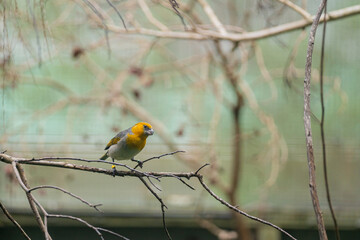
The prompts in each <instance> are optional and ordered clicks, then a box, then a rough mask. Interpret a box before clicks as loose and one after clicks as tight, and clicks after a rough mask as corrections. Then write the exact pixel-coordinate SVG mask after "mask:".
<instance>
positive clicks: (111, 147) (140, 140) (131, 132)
mask: <svg viewBox="0 0 360 240" xmlns="http://www.w3.org/2000/svg"><path fill="white" fill-rule="evenodd" d="M153 134H154V130H153V127H152V126H151V125H150V124H149V123H147V122H139V123H136V124H135V125H134V126H132V127H130V128H128V129H126V130H123V131H121V132H119V133H118V134H116V135H115V137H113V138H112V139H111V140H110V141H109V143H108V144H107V145H106V147H105V149H104V150H107V151H106V153H105V154H104V155H103V156H102V157H101V158H100V160H104V161H105V160H106V159H107V158H109V157H110V158H111V159H112V161H113V162H114V159H115V160H132V161H135V162H137V163H138V165H139V166H140V167H142V162H141V161H139V160H135V159H134V157H135V156H136V155H137V154H138V153H139V152H141V150H142V149H143V148H144V147H145V144H146V139H147V137H148V136H151V135H153ZM112 168H113V170H114V173H113V175H114V176H115V171H116V169H115V166H112Z"/></svg>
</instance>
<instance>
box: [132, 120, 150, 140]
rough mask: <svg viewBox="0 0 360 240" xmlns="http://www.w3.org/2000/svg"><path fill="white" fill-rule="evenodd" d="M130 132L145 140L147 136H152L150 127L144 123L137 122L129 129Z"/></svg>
mask: <svg viewBox="0 0 360 240" xmlns="http://www.w3.org/2000/svg"><path fill="white" fill-rule="evenodd" d="M131 131H132V132H133V134H134V135H136V136H139V137H141V138H147V137H148V136H150V135H153V134H154V130H153V128H152V126H151V125H150V124H149V123H146V122H139V123H137V124H135V125H134V126H133V127H132V128H131Z"/></svg>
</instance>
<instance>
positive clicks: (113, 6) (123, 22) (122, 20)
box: [106, 0, 127, 30]
mask: <svg viewBox="0 0 360 240" xmlns="http://www.w3.org/2000/svg"><path fill="white" fill-rule="evenodd" d="M106 1H107V3H108V4H109V5H110V6H111V7H112V8H113V9H114V10H115V12H116V14H117V15H118V16H119V18H120V20H121V22H122V24H123V26H124V28H125V29H126V30H127V28H126V24H125V21H124V19H123V17H122V16H121V14H120V12H119V10H118V9H117V8H116V7H115V5H114V4H113V3H112V2H111V0H106Z"/></svg>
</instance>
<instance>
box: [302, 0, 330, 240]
mask: <svg viewBox="0 0 360 240" xmlns="http://www.w3.org/2000/svg"><path fill="white" fill-rule="evenodd" d="M325 3H326V0H322V1H321V3H320V5H319V9H318V11H317V14H316V17H315V19H314V22H313V24H312V25H311V29H310V36H309V42H308V48H307V56H306V65H305V80H304V128H305V140H306V150H307V159H308V165H309V186H310V194H311V199H312V203H313V207H314V212H315V215H316V221H317V225H318V231H319V237H320V239H321V240H327V239H328V238H327V234H326V229H325V224H324V220H323V216H322V212H321V209H320V203H319V197H318V194H317V189H316V174H315V160H314V149H313V139H312V130H311V108H310V80H311V65H312V54H313V50H314V43H315V34H316V29H317V27H318V25H319V20H320V16H321V13H322V12H323V10H324V7H325Z"/></svg>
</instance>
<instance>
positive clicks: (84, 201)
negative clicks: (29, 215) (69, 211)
mask: <svg viewBox="0 0 360 240" xmlns="http://www.w3.org/2000/svg"><path fill="white" fill-rule="evenodd" d="M43 188H52V189H56V190H59V191H62V192H63V193H66V194H68V195H70V196H71V197H73V198H76V199H78V200H79V201H81V202H83V203H85V204H86V205H88V206H89V207H92V208H94V209H95V210H96V211H98V212H102V211H101V210H100V209H98V208H97V207H99V206H101V205H102V204H91V203H89V202H88V201H86V200H84V199H83V198H81V197H79V196H77V195H75V194H73V193H71V192H69V191H67V190H65V189H63V188H60V187H56V186H51V185H42V186H37V187H33V188H30V189H29V190H28V192H32V191H35V190H38V189H43Z"/></svg>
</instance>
